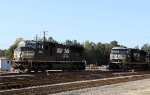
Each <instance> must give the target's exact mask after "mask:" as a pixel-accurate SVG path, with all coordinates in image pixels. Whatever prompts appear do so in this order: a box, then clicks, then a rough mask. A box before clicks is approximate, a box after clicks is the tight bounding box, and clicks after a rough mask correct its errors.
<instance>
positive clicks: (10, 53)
mask: <svg viewBox="0 0 150 95" xmlns="http://www.w3.org/2000/svg"><path fill="white" fill-rule="evenodd" d="M22 40H23V38H17V39H16V41H15V42H14V44H13V45H11V46H10V47H9V49H8V50H6V53H5V56H6V58H7V59H13V53H14V50H15V49H16V48H17V46H18V44H19V43H20V42H21V41H22Z"/></svg>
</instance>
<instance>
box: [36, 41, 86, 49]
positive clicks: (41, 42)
mask: <svg viewBox="0 0 150 95" xmlns="http://www.w3.org/2000/svg"><path fill="white" fill-rule="evenodd" d="M37 43H39V44H53V45H63V46H68V47H76V48H83V46H82V45H65V44H60V43H55V42H43V41H38V42H37Z"/></svg>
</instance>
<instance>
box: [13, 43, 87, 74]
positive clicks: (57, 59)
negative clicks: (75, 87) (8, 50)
mask: <svg viewBox="0 0 150 95" xmlns="http://www.w3.org/2000/svg"><path fill="white" fill-rule="evenodd" d="M83 51H84V48H83V47H82V46H76V45H63V44H58V43H53V42H45V41H44V42H37V41H21V42H20V43H19V45H18V47H17V48H16V49H15V50H14V59H13V66H12V67H13V68H14V69H17V70H19V72H27V71H28V72H30V71H31V70H32V71H35V72H37V71H46V70H85V61H84V54H83Z"/></svg>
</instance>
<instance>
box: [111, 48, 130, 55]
mask: <svg viewBox="0 0 150 95" xmlns="http://www.w3.org/2000/svg"><path fill="white" fill-rule="evenodd" d="M127 51H128V50H127V49H112V50H111V53H112V54H126V53H127Z"/></svg>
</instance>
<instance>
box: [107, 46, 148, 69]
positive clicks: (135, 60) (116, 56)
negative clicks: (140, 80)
mask: <svg viewBox="0 0 150 95" xmlns="http://www.w3.org/2000/svg"><path fill="white" fill-rule="evenodd" d="M149 59H150V56H149V53H147V52H145V51H143V50H139V49H131V48H125V47H114V48H112V50H111V53H110V63H109V69H111V70H117V71H118V70H119V71H120V70H121V71H122V70H123V71H124V70H130V69H138V70H148V69H149V67H150V61H149Z"/></svg>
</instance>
